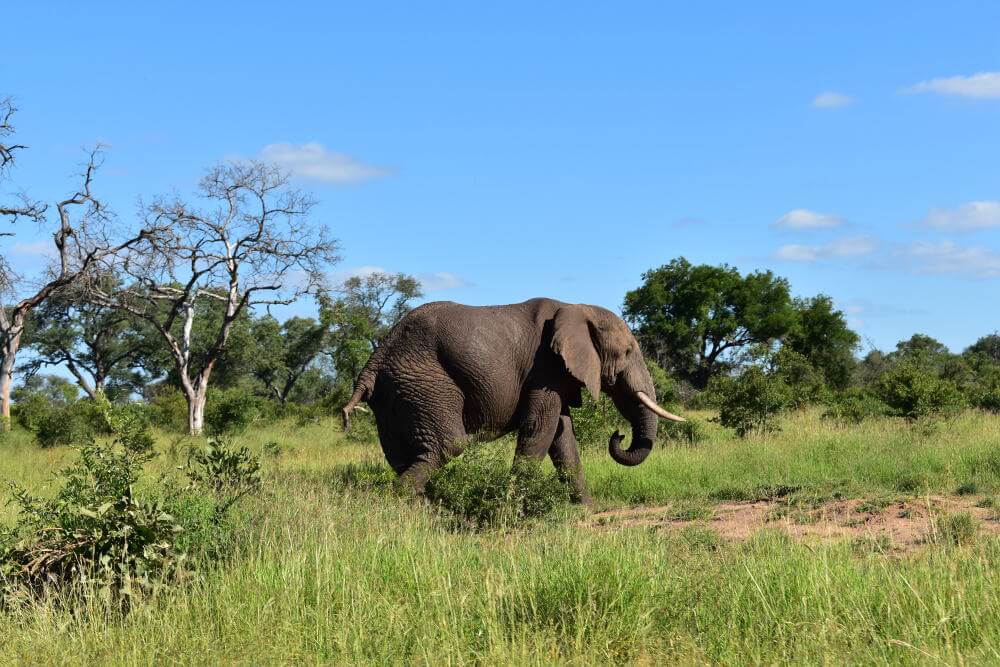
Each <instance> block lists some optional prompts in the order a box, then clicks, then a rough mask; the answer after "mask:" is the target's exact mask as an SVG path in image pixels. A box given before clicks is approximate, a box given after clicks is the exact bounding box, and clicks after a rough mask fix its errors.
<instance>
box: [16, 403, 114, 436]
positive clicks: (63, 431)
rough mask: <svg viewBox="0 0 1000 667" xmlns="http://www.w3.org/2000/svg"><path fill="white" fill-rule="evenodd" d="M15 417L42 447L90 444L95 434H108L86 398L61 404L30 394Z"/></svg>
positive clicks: (100, 418)
mask: <svg viewBox="0 0 1000 667" xmlns="http://www.w3.org/2000/svg"><path fill="white" fill-rule="evenodd" d="M14 417H15V418H16V420H17V422H18V424H20V425H21V426H22V427H23V428H24V429H26V430H27V431H30V432H31V433H32V434H33V435H34V436H35V441H36V442H37V443H38V444H39V445H40V446H42V447H58V446H61V445H71V444H80V443H86V442H91V441H92V440H93V439H94V437H95V436H96V435H97V434H99V433H107V432H108V431H107V426H106V425H105V424H104V418H103V417H102V415H101V413H100V410H99V409H98V408H97V406H96V404H95V402H94V401H92V400H90V399H89V398H86V399H80V400H72V401H63V400H54V399H52V398H49V397H46V396H44V395H42V394H40V393H33V394H29V395H27V396H25V397H23V398H21V400H20V401H18V403H17V405H16V409H15V411H14Z"/></svg>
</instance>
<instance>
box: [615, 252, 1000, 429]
mask: <svg viewBox="0 0 1000 667" xmlns="http://www.w3.org/2000/svg"><path fill="white" fill-rule="evenodd" d="M624 316H625V319H626V320H627V321H628V322H629V323H630V324H631V325H632V327H633V328H634V330H635V333H636V336H637V338H638V339H639V341H640V344H641V345H642V346H643V348H644V351H645V353H646V355H647V356H648V357H650V358H651V359H653V360H655V363H657V364H658V365H659V366H661V367H662V368H663V369H664V370H665V371H666V372H667V374H668V375H669V376H670V377H671V378H672V380H673V382H672V383H669V384H665V385H664V386H663V391H664V393H667V394H668V395H666V396H663V397H662V398H663V399H664V400H673V401H675V402H680V403H683V404H685V405H687V406H689V407H695V408H697V407H711V408H715V409H718V410H720V412H721V417H720V421H721V422H722V423H723V424H724V425H726V426H731V427H733V428H734V429H735V430H736V431H737V433H738V434H740V435H745V434H747V433H750V432H753V431H760V430H769V429H773V428H775V427H776V421H775V418H776V417H777V415H779V414H780V413H781V412H783V411H785V410H789V409H794V408H798V407H802V406H804V405H807V404H820V405H824V406H826V410H825V415H826V416H828V417H830V418H835V419H842V420H848V421H854V422H857V421H860V420H863V419H865V418H868V417H873V416H891V417H901V418H905V419H909V420H915V419H920V418H923V417H928V416H933V415H949V414H953V413H955V412H956V411H959V410H961V409H963V408H965V407H976V408H981V409H985V410H991V411H1000V335H997V334H996V333H993V334H988V335H985V336H983V337H981V338H980V339H979V340H978V341H976V342H975V343H974V344H973V345H971V346H970V347H969V348H968V349H966V350H964V351H963V352H962V353H960V354H955V353H952V352H951V351H950V350H948V348H947V347H946V346H945V345H944V344H942V343H941V342H939V341H937V340H935V339H933V338H931V337H930V336H927V335H924V334H919V333H918V334H914V335H913V336H912V337H910V338H909V339H907V340H903V341H900V342H899V343H898V344H897V345H896V349H895V350H892V351H889V352H884V351H880V350H871V351H869V352H867V354H865V356H864V357H863V358H859V357H858V356H857V355H858V353H859V351H860V337H859V336H858V335H857V334H856V333H855V332H854V331H852V330H851V329H850V327H849V326H848V323H847V320H846V317H845V315H844V313H843V312H842V311H840V310H838V309H837V308H836V307H835V306H834V304H833V300H832V299H830V298H829V297H828V296H824V295H818V296H815V297H811V298H793V297H792V296H791V289H790V286H789V284H788V281H787V280H786V279H784V278H780V277H778V276H775V275H774V274H773V273H771V272H770V271H763V272H760V271H758V272H753V273H749V274H746V275H743V274H741V273H740V272H739V271H737V270H736V269H735V268H733V267H729V266H708V265H692V264H691V263H690V262H688V261H687V260H685V259H684V258H679V259H675V260H674V261H672V262H670V263H669V264H666V265H664V266H661V267H660V268H658V269H654V270H651V271H649V272H647V273H645V274H644V275H643V284H642V285H641V286H640V287H638V288H637V289H635V290H633V291H630V292H629V293H628V294H627V295H626V296H625V307H624Z"/></svg>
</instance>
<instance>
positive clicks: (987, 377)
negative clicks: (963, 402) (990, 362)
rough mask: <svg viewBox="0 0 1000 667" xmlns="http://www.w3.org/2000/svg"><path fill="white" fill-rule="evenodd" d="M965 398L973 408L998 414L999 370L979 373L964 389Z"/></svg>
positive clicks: (999, 404)
mask: <svg viewBox="0 0 1000 667" xmlns="http://www.w3.org/2000/svg"><path fill="white" fill-rule="evenodd" d="M966 396H967V399H968V402H969V404H970V405H972V406H973V407H976V408H980V409H981V410H989V411H990V412H1000V369H997V368H996V367H992V368H990V369H988V370H984V371H983V372H982V373H980V374H979V375H978V376H977V378H976V380H975V382H973V383H972V384H971V385H970V386H969V387H968V388H967V389H966Z"/></svg>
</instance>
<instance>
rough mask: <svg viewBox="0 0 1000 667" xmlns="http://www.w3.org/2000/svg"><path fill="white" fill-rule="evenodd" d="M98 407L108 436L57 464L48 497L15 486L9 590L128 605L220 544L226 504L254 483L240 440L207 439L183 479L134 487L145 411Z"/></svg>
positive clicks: (4, 566) (3, 563) (7, 555)
mask: <svg viewBox="0 0 1000 667" xmlns="http://www.w3.org/2000/svg"><path fill="white" fill-rule="evenodd" d="M95 406H96V408H97V409H98V410H99V413H100V414H101V415H102V416H103V418H104V425H105V427H106V429H107V430H108V431H109V432H111V433H112V434H113V436H114V439H113V441H112V442H110V443H106V442H102V443H96V444H95V443H93V442H91V443H88V444H86V445H84V446H83V447H81V449H80V457H79V459H78V460H77V461H76V462H75V463H73V464H72V465H70V466H69V467H67V468H65V469H64V470H62V471H61V472H60V473H59V476H60V478H61V479H62V480H63V484H62V486H61V488H60V489H59V490H58V491H57V492H56V494H55V496H54V497H53V498H39V497H35V496H32V495H30V494H29V493H28V492H27V491H26V490H24V489H22V488H20V487H18V486H16V485H14V486H13V491H14V494H13V502H14V504H16V505H17V506H18V508H19V510H20V513H19V516H18V519H17V522H16V524H15V525H14V527H13V528H11V529H9V530H7V531H6V532H3V533H2V534H0V583H2V584H3V587H4V588H5V589H6V591H7V592H8V593H9V594H11V595H17V594H19V593H27V594H28V595H32V596H39V595H50V594H51V595H59V596H62V595H64V594H70V595H77V596H81V597H84V598H96V599H98V600H99V601H102V602H104V603H106V604H107V605H109V606H110V607H111V608H113V609H118V610H119V611H127V610H128V609H129V608H130V607H131V606H132V605H133V604H134V602H136V601H137V600H138V599H140V598H143V597H146V596H148V595H151V594H154V593H156V592H157V591H159V590H161V589H163V588H164V587H165V586H169V585H171V584H174V583H177V582H178V581H181V580H183V579H185V578H186V575H188V574H190V572H191V571H192V562H191V559H190V558H189V555H188V554H189V551H194V552H195V553H196V554H197V555H200V556H205V555H210V556H212V557H216V556H217V555H218V554H219V553H220V552H221V549H220V545H221V544H222V542H223V540H224V539H225V537H226V535H228V534H229V532H230V531H228V530H226V529H224V527H223V524H224V521H225V520H226V517H227V516H228V515H227V512H228V510H229V509H230V508H231V507H232V506H233V504H234V503H235V502H236V501H237V500H239V499H240V498H242V497H244V496H246V495H247V494H248V493H252V492H255V491H257V490H258V489H259V488H260V476H259V467H260V466H259V461H258V459H257V458H256V457H254V456H253V455H252V454H250V453H249V452H248V451H247V450H246V449H245V448H241V449H239V450H231V449H229V448H227V447H226V446H225V445H224V444H220V443H213V444H212V445H210V447H209V449H208V450H206V451H204V452H200V453H196V454H193V455H192V457H191V459H190V460H189V463H188V466H186V472H187V475H188V479H189V480H190V483H189V484H188V486H186V487H183V488H180V487H177V486H176V485H170V483H169V482H167V481H166V480H161V482H162V483H161V484H158V485H157V486H159V487H161V488H162V487H166V488H167V490H166V492H165V493H164V494H162V496H160V497H151V496H145V497H144V496H142V495H139V494H138V493H137V492H136V489H137V488H139V487H140V484H139V482H140V479H141V476H142V473H143V467H144V465H145V464H146V463H147V462H149V461H150V460H151V459H152V458H154V457H155V456H156V454H155V453H154V451H153V437H152V435H151V433H150V432H149V424H148V420H147V419H146V415H145V414H144V413H143V412H142V411H139V410H136V409H135V407H134V406H127V405H126V406H120V405H119V406H113V405H111V404H110V403H108V402H107V400H105V399H104V398H103V397H100V398H98V400H97V401H96V402H95ZM64 599H67V600H69V599H70V598H64Z"/></svg>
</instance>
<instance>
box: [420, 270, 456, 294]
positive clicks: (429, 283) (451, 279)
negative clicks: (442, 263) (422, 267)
mask: <svg viewBox="0 0 1000 667" xmlns="http://www.w3.org/2000/svg"><path fill="white" fill-rule="evenodd" d="M417 280H419V281H420V285H421V287H423V288H424V291H426V292H440V291H442V290H448V289H456V288H459V287H468V286H469V283H468V282H467V281H466V280H465V278H462V277H461V276H457V275H455V274H454V273H448V272H447V271H438V272H436V273H421V274H420V275H418V276H417Z"/></svg>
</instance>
